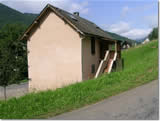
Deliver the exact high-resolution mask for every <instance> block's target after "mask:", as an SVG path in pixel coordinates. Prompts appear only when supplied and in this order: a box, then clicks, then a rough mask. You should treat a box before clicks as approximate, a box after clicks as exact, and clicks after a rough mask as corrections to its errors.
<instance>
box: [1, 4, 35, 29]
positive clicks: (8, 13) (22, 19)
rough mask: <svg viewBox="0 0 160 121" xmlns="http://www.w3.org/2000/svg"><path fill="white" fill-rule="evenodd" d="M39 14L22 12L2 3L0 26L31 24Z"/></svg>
mask: <svg viewBox="0 0 160 121" xmlns="http://www.w3.org/2000/svg"><path fill="white" fill-rule="evenodd" d="M36 16H37V14H30V13H24V14H23V13H21V12H19V11H16V10H14V9H12V8H10V7H7V6H5V5H3V4H1V3H0V28H2V26H4V25H6V24H12V23H21V24H25V25H29V24H31V22H32V21H33V20H34V19H35V17H36Z"/></svg>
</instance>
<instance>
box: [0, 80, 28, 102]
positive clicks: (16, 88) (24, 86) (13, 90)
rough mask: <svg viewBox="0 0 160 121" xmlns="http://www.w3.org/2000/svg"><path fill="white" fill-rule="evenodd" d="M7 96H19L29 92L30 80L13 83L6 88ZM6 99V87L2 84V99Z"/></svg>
mask: <svg viewBox="0 0 160 121" xmlns="http://www.w3.org/2000/svg"><path fill="white" fill-rule="evenodd" d="M6 92H7V98H11V97H19V96H23V95H25V94H26V93H28V82H25V83H21V84H12V85H9V86H8V87H7V88H6ZM1 99H4V88H3V87H1V86H0V100H1Z"/></svg>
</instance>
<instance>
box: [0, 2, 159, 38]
mask: <svg viewBox="0 0 160 121" xmlns="http://www.w3.org/2000/svg"><path fill="white" fill-rule="evenodd" d="M0 2H2V3H3V4H5V5H8V6H10V7H12V8H14V9H16V10H19V11H21V12H27V13H39V12H40V11H41V10H42V9H43V8H44V7H45V5H46V4H47V3H50V4H52V5H54V6H57V7H59V8H62V9H65V10H67V11H69V12H75V11H79V12H80V16H82V17H84V18H86V19H89V20H91V21H93V22H95V23H96V24H97V25H99V26H100V27H101V28H103V29H105V30H107V31H110V32H114V33H117V34H120V35H122V36H126V37H128V38H131V39H141V38H144V37H146V36H147V35H148V34H149V33H150V32H151V30H152V29H153V27H157V26H158V0H0Z"/></svg>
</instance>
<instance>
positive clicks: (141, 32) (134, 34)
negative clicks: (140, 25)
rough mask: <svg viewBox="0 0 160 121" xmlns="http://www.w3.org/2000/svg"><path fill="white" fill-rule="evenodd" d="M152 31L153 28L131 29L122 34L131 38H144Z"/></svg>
mask: <svg viewBox="0 0 160 121" xmlns="http://www.w3.org/2000/svg"><path fill="white" fill-rule="evenodd" d="M151 31H152V29H131V30H130V31H128V32H125V33H122V34H121V35H122V36H125V37H128V38H131V39H134V40H136V39H142V38H144V37H146V36H148V34H149V33H150V32H151Z"/></svg>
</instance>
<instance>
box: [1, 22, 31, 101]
mask: <svg viewBox="0 0 160 121" xmlns="http://www.w3.org/2000/svg"><path fill="white" fill-rule="evenodd" d="M25 28H26V26H24V25H22V24H10V25H6V26H5V27H3V28H2V29H1V31H0V85H1V86H3V87H4V97H5V99H6V97H7V96H6V87H7V86H8V85H9V84H13V83H20V82H21V80H23V79H24V78H27V76H28V75H27V52H26V50H27V49H26V47H27V46H26V41H22V40H20V39H19V38H20V36H21V34H22V33H23V32H24V30H25Z"/></svg>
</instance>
